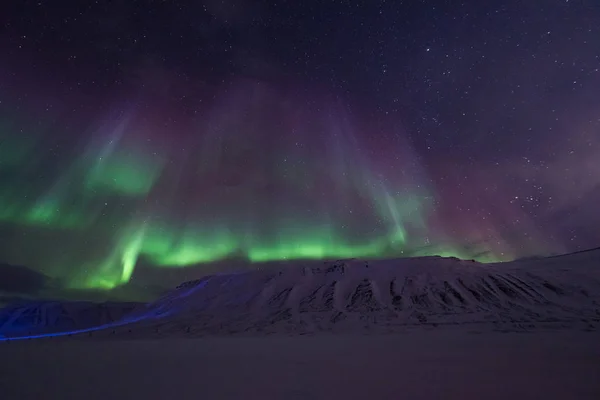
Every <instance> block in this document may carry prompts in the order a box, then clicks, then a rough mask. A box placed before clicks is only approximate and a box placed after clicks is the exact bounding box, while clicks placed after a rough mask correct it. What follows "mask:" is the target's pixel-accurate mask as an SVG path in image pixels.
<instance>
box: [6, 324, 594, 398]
mask: <svg viewBox="0 0 600 400" xmlns="http://www.w3.org/2000/svg"><path fill="white" fill-rule="evenodd" d="M0 354H2V362H1V363H0V398H2V399H36V400H37V399H50V400H54V399H60V400H67V399H90V400H92V399H127V400H132V399H177V400H182V399H264V400H268V399H323V400H333V399H379V400H383V399H391V400H398V399H463V400H468V399H478V400H479V399H487V400H491V399H545V400H548V399H561V400H562V399H596V400H597V399H600V335H599V334H598V333H596V332H575V331H569V332H566V331H556V332H548V331H546V332H537V333H499V332H494V333H489V332H488V333H481V334H478V333H476V331H475V330H474V329H473V330H471V331H470V332H468V331H458V330H456V329H449V328H444V329H433V330H427V329H419V330H415V331H412V332H407V333H404V334H393V335H370V336H360V335H325V334H321V335H317V336H295V337H283V336H270V337H255V338H249V337H246V338H240V337H238V338H231V337H230V338H204V339H202V338H199V339H167V340H138V341H126V340H114V341H84V340H63V339H50V340H43V341H21V342H11V343H0Z"/></svg>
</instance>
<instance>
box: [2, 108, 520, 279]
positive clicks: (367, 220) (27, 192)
mask: <svg viewBox="0 0 600 400" xmlns="http://www.w3.org/2000/svg"><path fill="white" fill-rule="evenodd" d="M238 107H239V108H240V109H241V111H240V112H238V113H232V114H230V115H222V116H220V117H219V116H217V117H215V118H216V119H217V121H216V122H215V121H214V119H215V118H213V120H212V125H213V126H220V128H219V129H215V128H212V130H211V129H209V128H208V127H200V128H198V129H201V130H202V131H204V132H207V133H205V134H203V135H201V136H200V139H199V140H197V141H195V142H194V143H192V144H191V145H189V146H185V148H184V146H181V147H182V150H180V151H179V152H177V151H175V150H173V149H172V148H169V147H168V146H165V145H164V143H165V141H162V142H160V141H156V142H160V143H163V145H161V146H159V145H156V144H153V141H152V140H144V135H143V134H140V133H139V131H140V129H139V128H136V123H135V118H134V117H133V116H132V115H126V116H122V117H120V118H118V119H116V120H114V119H113V120H112V122H110V123H106V124H103V125H101V126H100V128H98V129H94V130H92V131H91V132H89V133H88V134H86V135H83V137H84V138H87V139H86V140H85V141H83V142H82V141H81V140H77V141H76V142H73V143H71V144H70V145H69V146H65V148H66V149H68V150H69V151H59V152H58V153H57V152H40V150H39V149H40V148H46V146H48V143H44V140H47V138H45V137H44V136H43V135H37V136H31V135H26V134H22V135H17V134H16V133H15V129H16V128H14V126H15V124H13V125H12V126H13V128H11V127H10V125H9V124H7V123H4V124H2V127H3V128H2V132H1V133H0V144H1V145H0V148H1V149H2V150H1V152H0V156H1V157H2V159H1V160H0V174H2V176H3V180H2V182H3V185H2V190H1V191H0V229H2V231H3V232H4V233H5V236H7V237H9V239H8V240H7V241H5V243H4V245H3V246H2V247H1V248H0V250H1V252H2V256H3V257H4V260H5V261H7V262H10V263H14V264H21V265H28V266H30V265H31V266H34V267H35V268H36V269H38V270H40V271H42V272H43V273H45V274H47V275H49V276H51V277H55V278H60V279H63V280H65V281H66V282H68V286H70V287H72V288H86V289H112V288H115V287H117V286H120V285H125V284H127V283H128V282H129V281H130V280H131V279H132V277H133V276H134V273H135V268H136V265H138V263H139V262H143V263H144V264H145V265H147V264H149V265H151V266H153V267H156V268H181V267H192V266H194V267H198V266H199V265H202V264H206V263H212V262H216V261H222V260H227V259H243V260H248V261H249V262H251V263H260V262H266V261H277V260H321V259H343V258H360V257H364V258H371V259H373V258H388V257H403V256H413V255H419V256H422V255H443V256H456V257H459V258H476V259H478V260H479V261H483V262H494V261H498V260H501V259H507V258H510V254H508V253H506V252H503V253H502V254H501V253H500V252H494V251H491V250H492V249H489V248H487V247H486V246H485V244H478V245H475V246H472V245H471V246H470V247H469V246H467V247H465V243H468V242H469V238H468V237H465V238H461V240H460V241H457V242H453V241H452V240H448V236H447V235H445V234H439V232H436V230H438V231H439V228H436V227H435V226H432V225H431V221H432V216H434V205H435V194H434V193H433V191H432V190H431V189H427V188H426V187H425V185H423V184H421V183H419V179H420V176H422V173H421V172H419V170H418V168H417V167H415V165H416V164H415V163H414V159H413V157H412V155H411V153H410V151H408V150H407V149H404V150H395V151H396V152H397V153H398V154H399V156H398V155H396V157H395V160H397V161H396V165H395V168H394V169H393V170H392V172H391V173H390V172H389V171H387V173H384V172H376V168H375V167H374V166H373V165H374V164H376V163H374V162H372V161H369V158H368V157H366V156H365V155H364V154H362V153H361V152H360V151H358V150H357V149H358V146H357V145H355V139H354V138H353V134H352V129H351V128H350V127H349V123H348V122H347V121H346V122H343V123H339V124H337V125H335V124H332V122H331V119H330V118H321V119H319V118H313V119H312V122H311V124H310V125H307V126H304V125H300V126H297V127H294V129H293V131H294V132H295V134H296V135H297V132H298V131H300V132H302V131H303V130H304V134H302V135H300V136H301V139H302V142H303V143H304V144H303V145H302V146H300V145H298V143H299V139H298V138H295V139H293V140H292V139H291V138H290V137H284V138H283V139H282V138H281V137H279V138H278V139H277V140H273V139H272V135H270V134H266V133H264V132H269V131H272V129H273V128H272V125H273V124H271V123H269V124H267V125H266V126H265V125H264V124H262V123H254V125H252V124H248V121H247V117H246V115H248V112H246V111H247V109H248V108H249V107H250V105H249V104H247V103H243V104H241V105H238ZM132 114H133V113H132ZM315 120H316V121H317V122H314V121H315ZM341 120H342V121H344V118H341ZM5 121H6V120H5ZM274 125H275V126H277V124H274ZM11 129H12V130H11ZM315 129H316V130H318V131H320V132H321V137H322V138H326V140H325V141H324V142H323V143H324V144H325V145H323V143H319V141H315V140H314V139H312V138H313V135H314V133H309V131H310V130H315ZM132 132H134V133H135V134H132ZM261 132H262V133H261ZM248 136H250V137H253V141H254V142H253V143H249V142H248V141H247V140H246V139H244V138H246V137H248ZM149 137H150V138H152V135H150V136H149ZM290 143H292V144H290ZM260 148H263V149H270V150H269V151H260ZM73 149H80V151H73ZM257 149H258V150H257ZM306 160H309V161H306ZM467 248H469V250H466V249H467Z"/></svg>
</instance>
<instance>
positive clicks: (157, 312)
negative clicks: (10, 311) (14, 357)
mask: <svg viewBox="0 0 600 400" xmlns="http://www.w3.org/2000/svg"><path fill="white" fill-rule="evenodd" d="M210 278H211V277H208V278H207V279H206V280H204V281H202V282H200V283H198V284H197V285H194V286H192V287H191V288H190V289H187V290H184V291H183V293H180V294H178V295H177V296H176V298H178V299H181V298H184V297H188V296H190V295H191V294H192V293H194V292H196V291H198V290H200V289H201V288H203V287H205V286H206V284H207V283H208V281H209V280H210ZM168 305H169V304H167V305H161V306H160V307H158V308H156V309H152V310H150V311H148V312H147V313H144V314H142V315H139V316H131V317H125V318H123V319H121V320H119V321H115V322H111V323H108V324H103V325H98V326H94V327H91V328H83V329H75V330H72V331H63V332H52V333H41V334H38V335H27V336H14V337H6V336H2V335H0V342H11V341H13V340H29V339H44V338H52V337H62V336H70V335H78V334H82V333H90V332H97V331H101V330H105V329H110V328H119V327H122V326H125V325H129V324H133V323H136V322H140V321H145V320H151V319H162V318H165V317H168V316H169V315H172V314H173V313H174V312H175V311H176V310H174V309H173V308H172V307H168V308H167V306H168ZM165 308H167V310H165ZM163 310H164V311H163Z"/></svg>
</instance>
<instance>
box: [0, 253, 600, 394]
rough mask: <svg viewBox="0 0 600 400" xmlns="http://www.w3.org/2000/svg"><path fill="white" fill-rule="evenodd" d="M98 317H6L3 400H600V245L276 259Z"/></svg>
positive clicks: (1, 347) (0, 346) (0, 330)
mask: <svg viewBox="0 0 600 400" xmlns="http://www.w3.org/2000/svg"><path fill="white" fill-rule="evenodd" d="M40 307H41V306H39V305H38V309H41V308H43V307H41V308H40ZM71 307H72V305H70V304H64V305H63V308H66V309H71ZM115 307H118V305H115ZM130 309H131V308H130ZM19 310H20V308H19V307H17V308H14V309H12V311H11V312H10V313H8V314H7V313H5V321H7V319H6V315H22V314H23V313H22V312H21V311H19ZM121 310H123V309H122V308H121ZM19 313H20V314H19ZM94 315H106V313H104V314H102V313H96V314H94ZM111 315H113V314H111ZM114 315H117V314H114ZM9 319H10V317H9ZM13 320H14V321H17V320H19V318H13ZM96 320H97V321H98V322H97V325H96V326H89V325H90V323H89V320H88V322H87V325H86V324H82V323H81V322H80V321H77V318H76V317H74V319H73V324H72V327H69V328H68V329H70V331H68V332H63V333H58V331H59V330H60V329H59V328H61V327H62V328H64V327H65V325H64V324H62V325H60V324H58V325H57V324H56V323H54V322H53V321H55V320H54V319H48V318H46V319H45V320H44V321H46V322H44V323H38V324H37V325H35V326H36V327H37V328H36V329H37V331H35V332H27V334H28V335H29V336H28V337H31V336H36V337H46V339H43V340H14V339H15V338H17V337H21V338H22V339H25V337H24V336H23V331H22V330H21V331H18V330H15V329H14V326H15V325H17V326H20V325H18V324H12V325H11V324H7V323H6V322H5V323H4V325H1V324H0V326H1V327H0V335H3V336H5V337H6V338H5V340H2V339H0V354H1V355H2V359H3V362H2V363H0V394H2V393H8V396H6V397H5V396H0V398H9V399H38V398H45V399H69V398H73V399H78V398H90V399H96V398H97V399H101V398H111V399H121V398H122V399H131V398H144V399H163V398H175V399H188V398H189V399H192V398H210V399H239V398H249V399H364V398H376V399H400V398H410V399H429V398H432V399H433V398H447V399H453V398H457V399H481V398H485V399H496V398H497V399H505V398H507V397H512V398H515V399H519V398H536V399H564V398H572V399H598V398H600V381H599V380H598V376H600V334H599V332H598V330H597V328H598V325H599V323H600V250H596V251H589V252H581V253H577V254H571V255H566V256H560V257H552V258H546V259H528V260H520V261H515V262H511V263H502V264H489V265H484V264H479V263H476V262H472V261H461V260H457V259H445V258H440V257H422V258H416V259H399V260H382V261H364V260H347V261H337V262H327V263H323V262H318V263H317V262H307V263H297V264H289V265H287V266H285V267H284V268H280V267H271V266H268V265H265V266H262V267H261V268H260V269H259V270H257V271H247V272H241V273H235V274H234V273H230V274H222V275H213V276H208V277H204V278H202V279H199V280H197V281H193V282H187V283H184V284H182V285H180V286H179V287H178V288H176V289H174V290H173V291H171V292H169V293H167V294H166V295H165V296H163V297H161V298H160V299H158V300H156V301H154V302H152V303H149V304H145V305H140V306H138V307H135V308H134V309H133V310H132V311H131V312H128V313H124V314H123V317H122V318H120V319H115V318H113V317H111V318H105V317H103V318H97V319H96ZM67 333H68V336H64V335H63V334H67ZM56 336H58V337H56ZM7 339H10V340H7ZM32 383H35V384H32Z"/></svg>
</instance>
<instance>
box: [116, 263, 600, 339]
mask: <svg viewBox="0 0 600 400" xmlns="http://www.w3.org/2000/svg"><path fill="white" fill-rule="evenodd" d="M129 318H131V319H132V320H138V322H136V323H133V324H130V325H127V326H123V327H121V328H118V329H116V330H114V331H113V332H114V333H127V334H131V335H134V336H135V335H142V336H146V335H150V336H153V335H159V336H164V335H167V336H168V335H183V336H190V335H192V336H195V335H205V334H215V335H221V334H240V333H242V334H248V333H250V334H261V333H291V334H300V333H315V332H323V331H325V332H357V331H358V332H360V331H375V332H389V331H395V330H398V329H405V328H407V327H411V326H418V325H427V326H445V325H465V324H477V325H485V326H488V327H493V328H495V329H503V328H515V327H517V328H518V327H521V328H544V327H554V328H557V327H572V326H579V327H582V328H584V329H595V327H596V326H597V325H598V322H599V321H600V251H590V252H582V253H577V254H572V255H567V256H561V257H552V258H546V259H537V260H522V261H515V262H511V263H501V264H487V265H486V264H479V263H476V262H473V261H462V260H458V259H454V258H441V257H423V258H412V259H396V260H385V261H375V262H366V261H360V260H349V261H339V262H329V263H308V264H302V263H299V264H298V265H294V266H288V267H285V268H283V269H279V270H271V269H265V270H258V271H253V272H245V273H239V274H225V275H214V276H208V277H205V278H203V279H200V280H197V281H192V282H187V283H184V284H182V285H180V286H179V287H178V288H177V289H175V290H173V291H172V292H170V293H168V294H167V295H165V296H164V297H162V298H161V299H159V300H158V301H156V302H154V303H151V304H148V305H147V306H146V307H142V308H140V309H138V310H137V311H136V312H134V313H133V315H130V317H129Z"/></svg>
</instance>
